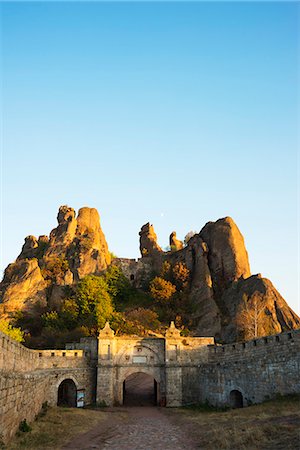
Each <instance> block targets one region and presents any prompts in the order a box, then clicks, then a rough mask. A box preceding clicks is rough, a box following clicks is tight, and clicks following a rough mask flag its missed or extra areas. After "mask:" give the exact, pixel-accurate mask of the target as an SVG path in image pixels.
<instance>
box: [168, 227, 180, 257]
mask: <svg viewBox="0 0 300 450" xmlns="http://www.w3.org/2000/svg"><path fill="white" fill-rule="evenodd" d="M169 242H170V248H171V251H175V252H176V251H178V250H181V249H182V248H183V242H182V241H180V240H179V239H177V237H176V231H172V233H171V234H170V240H169Z"/></svg>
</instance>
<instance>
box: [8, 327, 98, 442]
mask: <svg viewBox="0 0 300 450" xmlns="http://www.w3.org/2000/svg"><path fill="white" fill-rule="evenodd" d="M65 379H72V380H73V381H74V383H75V385H76V388H77V389H84V390H85V402H86V404H89V403H92V402H94V401H95V385H96V368H93V367H91V366H90V358H89V352H88V351H84V350H75V349H74V350H41V351H40V350H30V349H28V348H26V347H24V346H23V345H21V344H19V343H17V342H15V341H13V340H12V339H10V338H9V337H8V336H7V335H5V334H3V333H1V332H0V442H1V439H2V440H3V441H4V442H6V441H8V440H9V439H10V438H11V436H13V434H14V433H15V432H16V430H17V429H18V427H19V424H20V422H21V421H22V420H24V419H26V420H27V422H28V423H30V422H31V421H32V420H34V418H35V416H36V415H37V414H38V413H39V411H40V410H41V408H42V405H43V403H44V402H48V404H49V405H52V406H54V405H56V404H57V394H58V387H59V385H60V383H61V382H62V381H63V380H65Z"/></svg>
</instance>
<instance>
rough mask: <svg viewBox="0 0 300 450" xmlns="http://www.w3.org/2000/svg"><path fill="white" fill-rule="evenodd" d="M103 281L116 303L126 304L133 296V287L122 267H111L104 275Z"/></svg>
mask: <svg viewBox="0 0 300 450" xmlns="http://www.w3.org/2000/svg"><path fill="white" fill-rule="evenodd" d="M103 279H104V280H105V282H106V284H107V286H108V292H109V294H110V295H111V296H112V297H113V298H114V299H115V300H116V302H118V303H123V302H126V301H127V300H128V298H129V297H130V296H131V295H132V291H133V289H132V286H131V284H130V282H129V280H128V279H127V278H126V277H125V275H124V273H123V271H122V269H120V267H118V266H115V265H110V266H109V267H108V269H107V271H106V272H105V274H104V275H103Z"/></svg>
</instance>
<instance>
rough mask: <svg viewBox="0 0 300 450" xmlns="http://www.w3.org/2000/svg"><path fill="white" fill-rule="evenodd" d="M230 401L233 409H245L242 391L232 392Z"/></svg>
mask: <svg viewBox="0 0 300 450" xmlns="http://www.w3.org/2000/svg"><path fill="white" fill-rule="evenodd" d="M229 399H230V406H231V408H242V407H243V394H242V393H241V392H240V391H237V390H234V391H231V392H230V397H229Z"/></svg>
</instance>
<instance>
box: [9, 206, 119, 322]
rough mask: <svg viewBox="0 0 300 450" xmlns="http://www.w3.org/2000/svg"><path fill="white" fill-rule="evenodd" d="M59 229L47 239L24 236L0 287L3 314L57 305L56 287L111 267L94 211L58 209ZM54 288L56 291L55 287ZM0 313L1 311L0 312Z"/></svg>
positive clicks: (64, 207) (86, 209)
mask: <svg viewBox="0 0 300 450" xmlns="http://www.w3.org/2000/svg"><path fill="white" fill-rule="evenodd" d="M57 221H58V226H57V227H56V228H54V229H53V230H52V231H51V233H50V236H49V238H48V237H47V236H40V237H39V238H38V239H37V238H36V237H35V236H27V237H26V238H25V243H24V245H23V247H22V251H21V253H20V255H19V256H18V258H17V260H16V262H15V263H12V264H10V265H9V266H8V267H7V269H6V271H5V275H4V278H3V281H2V282H1V283H0V305H1V310H2V312H3V311H5V313H6V314H8V315H9V314H11V313H14V312H15V311H18V310H30V309H32V308H33V307H34V305H36V304H37V303H38V302H39V303H40V304H46V303H47V301H48V302H49V303H50V304H51V303H52V304H53V303H56V304H57V303H58V302H59V292H60V293H61V294H62V289H60V288H58V287H59V286H65V285H68V284H72V283H73V282H74V281H76V280H79V279H81V278H83V277H84V276H85V275H87V274H96V275H99V274H100V273H102V272H103V271H104V270H105V269H106V268H107V266H108V265H109V264H110V260H111V258H110V253H109V251H108V246H107V242H106V239H105V236H104V234H103V232H102V229H101V226H100V217H99V214H98V211H97V210H96V209H95V208H87V207H84V208H81V209H80V210H79V212H78V216H77V218H76V213H75V210H74V209H73V208H70V207H69V206H66V205H64V206H61V207H60V208H59V211H58V215H57ZM56 286H57V287H56ZM1 310H0V311H1Z"/></svg>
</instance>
